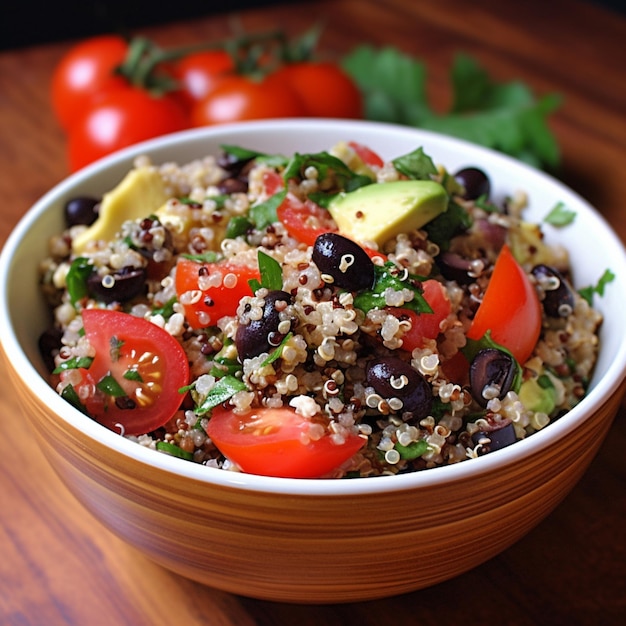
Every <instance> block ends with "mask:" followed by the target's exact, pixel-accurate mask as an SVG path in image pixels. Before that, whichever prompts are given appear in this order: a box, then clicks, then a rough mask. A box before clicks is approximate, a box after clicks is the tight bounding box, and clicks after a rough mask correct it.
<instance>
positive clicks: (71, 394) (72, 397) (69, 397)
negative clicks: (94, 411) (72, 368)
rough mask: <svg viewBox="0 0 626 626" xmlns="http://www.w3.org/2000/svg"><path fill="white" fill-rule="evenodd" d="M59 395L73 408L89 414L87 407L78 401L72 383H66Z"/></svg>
mask: <svg viewBox="0 0 626 626" xmlns="http://www.w3.org/2000/svg"><path fill="white" fill-rule="evenodd" d="M61 397H62V398H63V399H64V400H66V401H67V402H69V403H70V404H71V405H72V406H73V407H74V408H75V409H78V410H79V411H80V412H81V413H84V414H85V415H89V412H88V411H87V407H86V406H85V405H84V404H83V403H82V402H81V401H80V398H79V397H78V394H77V393H76V389H74V386H73V385H66V386H65V387H63V389H62V391H61Z"/></svg>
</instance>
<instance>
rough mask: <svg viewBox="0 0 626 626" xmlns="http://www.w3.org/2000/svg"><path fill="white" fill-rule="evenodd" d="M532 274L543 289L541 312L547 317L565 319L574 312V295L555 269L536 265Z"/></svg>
mask: <svg viewBox="0 0 626 626" xmlns="http://www.w3.org/2000/svg"><path fill="white" fill-rule="evenodd" d="M532 273H533V275H534V276H535V278H536V279H537V282H538V283H539V284H540V285H541V287H542V288H543V291H544V294H545V297H544V299H543V301H542V304H543V310H544V311H545V312H546V315H548V316H549V317H567V316H569V315H570V314H571V313H572V311H573V310H574V305H575V301H574V294H573V292H572V289H571V288H570V286H569V285H568V284H567V280H566V279H565V277H564V276H563V275H562V274H561V272H559V270H557V269H556V268H555V267H549V266H548V265H543V264H541V265H536V266H535V267H533V269H532Z"/></svg>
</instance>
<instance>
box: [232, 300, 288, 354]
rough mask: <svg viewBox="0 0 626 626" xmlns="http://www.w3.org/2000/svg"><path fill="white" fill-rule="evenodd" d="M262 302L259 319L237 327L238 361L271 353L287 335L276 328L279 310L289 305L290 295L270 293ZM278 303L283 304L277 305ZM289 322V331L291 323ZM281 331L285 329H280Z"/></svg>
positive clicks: (278, 321)
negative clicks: (261, 314)
mask: <svg viewBox="0 0 626 626" xmlns="http://www.w3.org/2000/svg"><path fill="white" fill-rule="evenodd" d="M264 301H265V304H264V305H263V316H262V317H261V319H259V320H251V321H249V322H248V323H247V324H245V323H240V324H239V326H238V327H237V332H236V334H235V346H236V348H237V354H238V355H239V360H240V361H243V360H244V359H251V358H253V357H255V356H258V355H259V354H262V353H264V352H267V353H269V352H271V351H272V350H273V349H274V348H276V346H277V345H278V344H279V343H280V342H281V341H282V339H283V338H284V336H285V335H286V334H287V333H286V332H284V333H281V332H280V331H279V328H278V327H279V325H280V323H281V319H282V318H281V316H280V310H279V309H280V307H284V306H285V305H288V304H290V303H291V301H292V297H291V295H290V294H288V293H287V292H286V291H280V290H275V291H270V292H269V293H268V294H267V295H266V296H265V298H264ZM279 302H281V303H283V304H282V305H278V303H279ZM289 321H290V326H289V330H291V326H292V324H293V321H291V320H289ZM281 330H286V329H282V328H281ZM289 330H287V332H289Z"/></svg>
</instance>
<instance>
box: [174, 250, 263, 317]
mask: <svg viewBox="0 0 626 626" xmlns="http://www.w3.org/2000/svg"><path fill="white" fill-rule="evenodd" d="M252 278H256V279H257V280H259V279H260V275H259V270H258V269H257V268H254V267H250V266H247V265H241V264H236V263H232V262H217V263H198V262H197V261H192V260H190V259H180V260H179V261H178V264H177V265H176V293H177V295H178V299H179V301H180V303H181V304H182V305H183V308H184V310H185V317H186V318H187V321H188V322H189V324H190V326H191V327H192V328H206V327H207V326H214V325H215V323H216V322H217V320H219V319H220V318H221V317H224V316H225V315H235V313H236V312H237V307H238V306H239V301H240V300H241V298H243V297H244V296H251V295H253V294H252V289H251V288H250V285H249V284H248V281H249V280H250V279H252Z"/></svg>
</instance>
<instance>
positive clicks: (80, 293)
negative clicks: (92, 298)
mask: <svg viewBox="0 0 626 626" xmlns="http://www.w3.org/2000/svg"><path fill="white" fill-rule="evenodd" d="M93 271H94V267H93V265H92V264H91V261H90V260H89V259H86V258H84V257H78V258H77V259H74V260H73V261H72V264H71V265H70V269H69V270H68V272H67V276H66V277H65V284H66V286H67V293H68V294H69V296H70V301H71V303H72V304H73V305H74V306H76V303H77V302H78V301H79V300H82V298H85V297H87V294H88V291H87V279H88V278H89V276H90V275H91V273H92V272H93Z"/></svg>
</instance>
